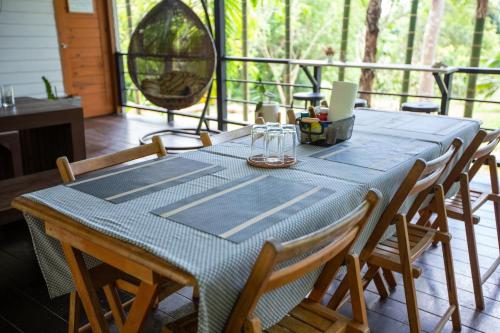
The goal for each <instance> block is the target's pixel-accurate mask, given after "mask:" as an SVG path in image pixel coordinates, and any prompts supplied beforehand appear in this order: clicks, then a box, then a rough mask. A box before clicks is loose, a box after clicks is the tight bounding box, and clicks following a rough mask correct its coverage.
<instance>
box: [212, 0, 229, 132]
mask: <svg viewBox="0 0 500 333" xmlns="http://www.w3.org/2000/svg"><path fill="white" fill-rule="evenodd" d="M225 17H226V15H225V1H224V0H218V1H214V21H215V48H216V50H217V68H216V71H215V76H216V81H217V123H218V129H219V130H220V131H225V130H227V123H226V122H225V120H226V119H227V82H226V80H227V75H226V61H225V56H226V21H225Z"/></svg>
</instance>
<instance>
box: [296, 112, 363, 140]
mask: <svg viewBox="0 0 500 333" xmlns="http://www.w3.org/2000/svg"><path fill="white" fill-rule="evenodd" d="M354 119H355V117H354V116H352V117H349V118H345V119H341V120H337V121H334V122H331V121H319V122H316V123H309V122H303V121H302V119H301V118H299V119H297V134H298V136H299V138H300V142H301V143H304V144H313V145H317V146H333V145H334V144H337V143H340V142H343V141H346V140H349V139H350V138H351V136H352V129H353V127H354Z"/></svg>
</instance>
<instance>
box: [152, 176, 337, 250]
mask: <svg viewBox="0 0 500 333" xmlns="http://www.w3.org/2000/svg"><path fill="white" fill-rule="evenodd" d="M333 193H334V191H332V190H328V189H325V188H322V187H319V186H313V185H310V184H303V183H297V182H291V181H287V180H284V179H280V178H276V177H272V176H268V175H259V174H252V175H249V176H246V177H242V178H240V179H237V180H235V181H231V182H229V183H227V184H224V185H222V186H218V187H215V188H212V189H210V190H208V191H205V192H203V193H199V194H196V195H193V196H190V197H188V198H185V199H184V200H180V201H178V202H176V203H173V204H170V205H167V206H164V207H161V208H159V209H156V210H154V211H152V213H153V214H156V215H159V216H161V217H164V218H168V219H169V220H172V221H175V222H177V223H181V224H184V225H187V226H190V227H192V228H195V229H198V230H201V231H204V232H206V233H209V234H212V235H215V236H218V237H220V238H223V239H227V240H230V241H232V242H235V243H240V242H242V241H245V240H247V239H248V238H250V237H252V236H253V235H255V234H257V233H259V232H260V231H262V230H264V229H267V228H269V227H270V226H272V225H274V224H275V223H278V222H280V221H282V220H284V219H286V218H287V217H289V216H290V215H293V214H295V213H297V212H299V211H301V210H302V209H304V208H306V207H309V206H311V205H312V204H314V203H315V202H317V201H318V200H321V199H324V198H326V197H327V196H329V195H331V194H333Z"/></svg>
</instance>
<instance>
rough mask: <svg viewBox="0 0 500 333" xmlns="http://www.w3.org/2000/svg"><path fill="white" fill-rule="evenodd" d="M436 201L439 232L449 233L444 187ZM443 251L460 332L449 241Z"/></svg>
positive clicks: (455, 326)
mask: <svg viewBox="0 0 500 333" xmlns="http://www.w3.org/2000/svg"><path fill="white" fill-rule="evenodd" d="M436 188H437V189H436V199H437V204H438V206H437V215H438V221H439V230H440V231H441V232H443V233H448V232H449V229H448V217H447V215H446V208H445V202H444V190H443V186H442V185H438V186H436ZM441 248H442V250H443V259H444V269H445V273H446V286H447V288H448V299H449V303H450V306H454V307H455V310H454V311H453V313H452V315H451V322H452V325H453V329H454V330H457V331H460V329H461V328H462V324H461V319H460V305H459V304H458V295H457V283H456V281H455V270H454V268H453V256H452V254H451V244H450V242H449V241H443V242H441Z"/></svg>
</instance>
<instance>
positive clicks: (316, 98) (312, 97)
mask: <svg viewBox="0 0 500 333" xmlns="http://www.w3.org/2000/svg"><path fill="white" fill-rule="evenodd" d="M324 99H325V95H323V94H322V93H315V92H302V93H296V94H293V100H292V105H291V108H292V109H293V102H294V101H295V100H298V101H304V102H305V103H306V104H305V108H306V109H307V102H309V104H311V105H314V104H319V102H321V101H322V100H324Z"/></svg>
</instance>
